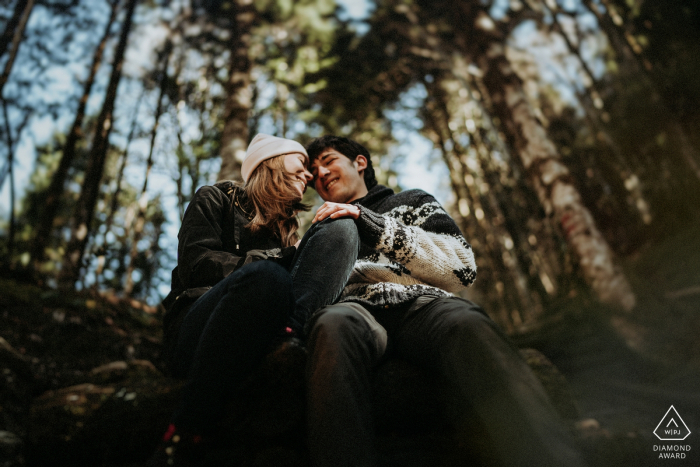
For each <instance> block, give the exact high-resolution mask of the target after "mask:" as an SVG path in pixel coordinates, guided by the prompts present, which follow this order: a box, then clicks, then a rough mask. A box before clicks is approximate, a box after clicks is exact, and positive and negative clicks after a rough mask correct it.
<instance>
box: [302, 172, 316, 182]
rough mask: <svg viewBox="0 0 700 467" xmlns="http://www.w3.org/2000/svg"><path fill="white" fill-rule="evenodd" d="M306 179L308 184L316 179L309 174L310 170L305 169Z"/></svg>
mask: <svg viewBox="0 0 700 467" xmlns="http://www.w3.org/2000/svg"><path fill="white" fill-rule="evenodd" d="M304 178H305V179H306V182H307V183H308V182H310V181H311V180H313V179H314V176H313V175H311V172H309V171H308V170H306V169H304Z"/></svg>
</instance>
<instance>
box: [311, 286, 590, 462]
mask: <svg viewBox="0 0 700 467" xmlns="http://www.w3.org/2000/svg"><path fill="white" fill-rule="evenodd" d="M307 329H309V330H310V331H309V333H308V336H309V338H308V344H307V347H308V350H309V359H308V363H307V394H308V395H307V397H308V400H307V402H308V429H309V451H310V455H311V460H312V465H314V467H325V466H328V467H331V466H332V467H341V466H353V467H360V466H376V465H378V460H377V452H376V448H375V439H374V428H373V427H374V422H373V420H372V414H371V400H370V399H371V377H372V371H373V369H374V367H375V366H376V365H377V363H378V362H379V361H380V360H381V359H382V357H383V356H384V355H385V354H386V353H389V354H391V355H395V356H397V357H400V358H402V359H404V360H407V361H409V362H411V363H413V364H415V365H417V366H419V367H422V368H424V369H427V370H429V371H432V372H434V373H437V374H438V377H439V378H440V379H441V387H443V388H444V389H445V391H446V394H445V397H446V400H447V401H448V405H449V406H448V407H446V413H447V414H449V415H450V416H451V417H452V420H451V421H452V423H453V425H454V427H455V429H456V431H457V433H458V435H459V434H460V433H464V436H467V433H469V430H470V427H472V426H473V424H474V421H473V420H472V418H473V417H474V416H475V415H476V416H477V417H478V418H479V419H480V420H479V421H480V423H481V425H482V426H483V428H484V430H485V431H486V433H485V434H486V435H487V436H488V438H489V439H490V440H491V443H492V445H493V452H491V453H489V454H490V456H489V457H490V458H492V459H494V460H496V463H497V465H502V466H504V467H510V466H528V467H529V466H562V467H564V466H566V467H573V466H582V465H584V462H583V461H582V460H581V458H580V455H579V453H578V452H577V450H576V449H575V447H574V443H573V441H572V439H571V438H570V435H569V433H568V431H567V429H566V428H565V427H564V425H563V424H562V422H561V420H560V419H559V416H558V414H557V413H556V411H555V410H554V408H553V407H552V405H551V403H550V401H549V398H548V396H547V394H546V393H545V391H544V388H543V387H542V385H541V384H540V382H539V380H538V379H537V377H536V376H535V375H534V374H533V373H532V371H531V370H530V368H529V367H528V366H527V364H526V363H525V361H524V360H523V359H522V357H521V356H520V354H519V353H518V350H517V349H516V348H515V347H514V346H513V344H512V343H511V342H510V340H509V339H508V338H507V336H505V335H504V334H503V333H502V331H501V330H500V329H499V328H498V326H497V325H496V324H495V323H494V322H493V321H492V320H491V319H489V318H488V317H487V316H486V314H485V313H484V312H483V310H482V309H481V308H480V307H478V306H477V305H475V304H474V303H472V302H469V301H467V300H463V299H461V298H457V297H449V298H434V297H421V298H419V299H418V300H417V301H416V302H414V303H412V304H407V305H405V306H398V307H393V308H388V309H379V310H372V311H369V310H367V309H365V308H363V307H362V306H360V305H358V304H355V303H341V304H336V305H331V306H328V307H325V308H323V309H322V310H320V311H319V312H318V313H317V314H316V315H315V316H314V318H313V320H312V321H311V322H310V323H309V324H308V327H307ZM460 465H461V464H460Z"/></svg>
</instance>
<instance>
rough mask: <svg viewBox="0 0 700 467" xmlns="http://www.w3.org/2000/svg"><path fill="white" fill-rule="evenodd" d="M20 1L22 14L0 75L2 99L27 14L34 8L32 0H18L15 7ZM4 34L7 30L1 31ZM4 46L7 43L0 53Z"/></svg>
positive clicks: (25, 23)
mask: <svg viewBox="0 0 700 467" xmlns="http://www.w3.org/2000/svg"><path fill="white" fill-rule="evenodd" d="M22 3H24V4H25V5H24V10H23V11H22V15H21V16H20V18H19V22H18V24H17V27H16V28H15V30H14V34H13V35H12V46H11V47H10V52H9V57H8V58H7V62H5V69H4V70H3V72H2V75H0V99H2V96H3V93H2V92H3V89H4V88H5V83H6V82H7V78H8V77H9V76H10V72H11V71H12V65H14V63H15V58H17V52H18V51H19V46H20V44H21V43H22V36H24V28H25V27H26V26H27V20H28V19H29V15H30V14H31V13H32V8H34V0H27V1H24V2H23V1H20V2H19V4H18V5H17V7H19V6H20V4H22ZM15 14H16V11H15ZM10 26H11V23H10V24H8V25H7V27H8V29H9V28H10ZM5 34H7V30H6V31H5V33H3V36H5ZM5 48H7V45H4V48H3V49H0V54H2V53H3V52H4V51H5Z"/></svg>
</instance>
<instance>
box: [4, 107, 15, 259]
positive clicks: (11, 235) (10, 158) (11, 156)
mask: <svg viewBox="0 0 700 467" xmlns="http://www.w3.org/2000/svg"><path fill="white" fill-rule="evenodd" d="M2 116H3V118H4V120H5V133H6V138H7V151H8V153H7V167H8V174H9V175H10V229H9V232H8V234H7V236H8V238H7V263H8V264H12V255H13V254H14V249H15V171H14V167H13V166H14V164H15V149H14V141H13V140H12V132H11V130H10V117H9V116H8V115H7V102H5V101H4V100H3V101H2Z"/></svg>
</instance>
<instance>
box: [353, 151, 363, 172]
mask: <svg viewBox="0 0 700 467" xmlns="http://www.w3.org/2000/svg"><path fill="white" fill-rule="evenodd" d="M352 163H353V164H354V165H355V167H357V172H358V173H361V172H364V170H365V169H366V168H367V158H366V157H365V156H363V155H362V154H358V155H357V157H356V158H355V160H354V161H353V162H352Z"/></svg>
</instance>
